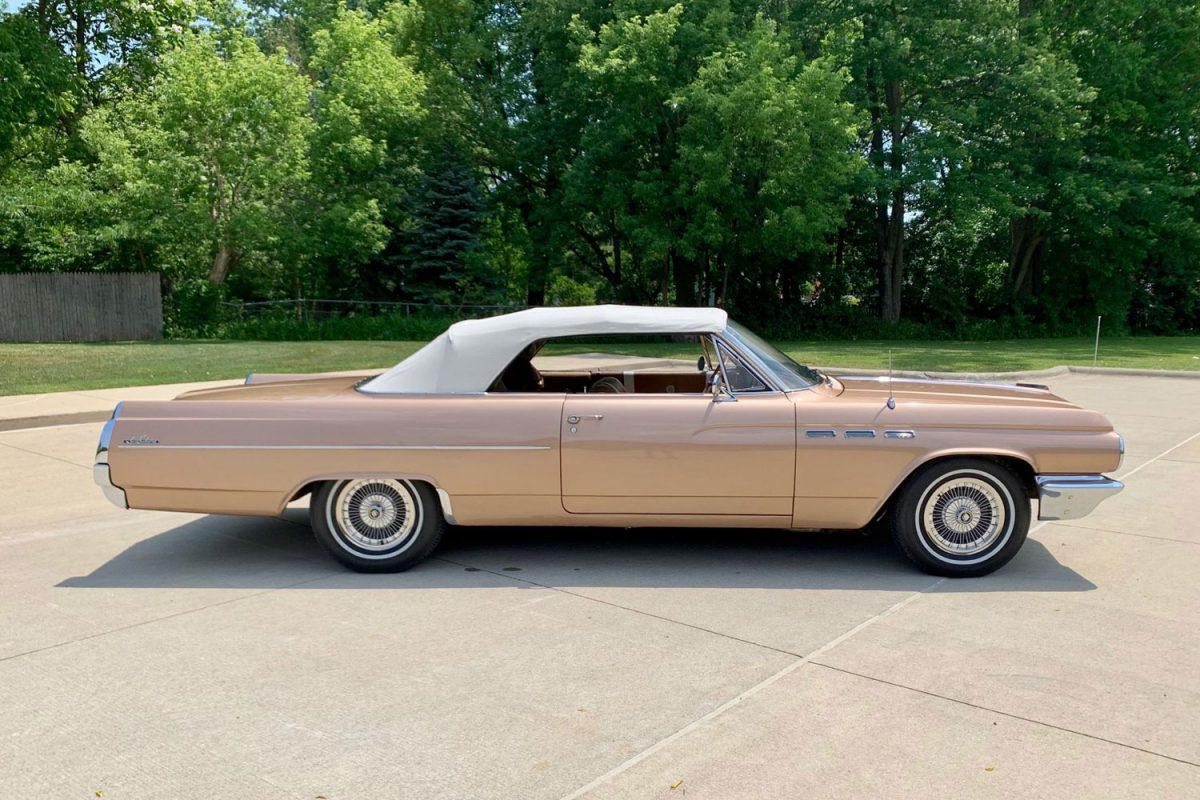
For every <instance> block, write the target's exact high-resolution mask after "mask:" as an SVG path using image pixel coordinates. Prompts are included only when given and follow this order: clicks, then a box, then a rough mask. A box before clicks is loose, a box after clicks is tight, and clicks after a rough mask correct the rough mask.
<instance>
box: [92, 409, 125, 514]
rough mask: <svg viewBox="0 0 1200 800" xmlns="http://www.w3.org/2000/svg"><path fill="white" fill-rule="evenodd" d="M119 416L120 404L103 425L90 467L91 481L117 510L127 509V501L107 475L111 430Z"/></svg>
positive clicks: (123, 491) (123, 492) (122, 490)
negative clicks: (94, 457) (94, 461)
mask: <svg viewBox="0 0 1200 800" xmlns="http://www.w3.org/2000/svg"><path fill="white" fill-rule="evenodd" d="M120 415H121V404H120V403H118V404H117V407H116V408H115V409H114V410H113V415H112V419H110V420H109V421H108V422H106V423H104V429H103V430H101V431H100V444H99V445H97V447H96V463H95V464H93V465H92V480H94V481H95V482H96V485H97V486H99V487H100V489H101V490H103V492H104V496H105V497H107V498H108V500H109V502H111V503H112V504H113V505H114V506H116V507H117V508H129V501H128V500H127V499H126V498H125V490H124V489H122V488H121V487H120V486H115V485H113V482H112V479H111V478H110V477H109V473H108V448H109V444H110V443H111V442H112V434H113V428H114V427H116V425H117V417H119V416H120Z"/></svg>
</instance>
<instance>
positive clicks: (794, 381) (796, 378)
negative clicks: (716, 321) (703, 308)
mask: <svg viewBox="0 0 1200 800" xmlns="http://www.w3.org/2000/svg"><path fill="white" fill-rule="evenodd" d="M725 331H726V333H727V335H728V336H729V338H730V339H732V340H733V341H734V342H735V343H737V344H738V345H740V346H741V347H742V348H744V349H746V350H749V351H750V352H751V353H753V354H754V355H756V356H758V360H759V361H761V362H762V363H763V364H764V365H765V366H766V367H767V369H769V370H771V374H772V375H774V376H775V380H776V381H778V383H779V385H780V386H782V387H783V388H784V390H785V391H792V390H793V389H804V388H807V387H809V386H812V385H814V384H818V383H822V382H824V380H825V376H824V375H822V374H821V373H820V372H818V371H817V370H815V369H813V368H812V367H806V366H804V365H803V364H797V363H796V362H795V361H793V360H792V358H791V357H790V356H788V355H787V354H786V353H782V352H780V350H779V349H778V348H776V347H775V345H773V344H771V343H770V342H767V341H765V340H763V339H762V338H761V337H760V336H759V335H758V334H756V333H753V332H751V331H748V330H746V329H745V328H743V327H742V326H741V325H739V324H737V323H736V322H734V321H733V320H729V323H728V325H727V327H726V328H725Z"/></svg>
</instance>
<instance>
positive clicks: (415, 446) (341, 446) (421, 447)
mask: <svg viewBox="0 0 1200 800" xmlns="http://www.w3.org/2000/svg"><path fill="white" fill-rule="evenodd" d="M121 447H127V448H137V449H139V450H549V449H550V447H549V446H548V445H524V444H496V445H476V444H430V445H424V444H123V445H121Z"/></svg>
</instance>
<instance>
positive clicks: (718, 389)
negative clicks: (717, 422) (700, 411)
mask: <svg viewBox="0 0 1200 800" xmlns="http://www.w3.org/2000/svg"><path fill="white" fill-rule="evenodd" d="M708 390H709V392H710V393H711V394H712V400H713V402H714V403H729V402H736V401H737V398H736V397H734V396H733V394H732V393H731V392H730V391H729V389H728V388H727V387H726V386H725V381H724V380H723V379H722V377H721V370H719V369H715V370H713V374H712V375H711V376H710V377H709V379H708Z"/></svg>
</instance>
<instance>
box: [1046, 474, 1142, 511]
mask: <svg viewBox="0 0 1200 800" xmlns="http://www.w3.org/2000/svg"><path fill="white" fill-rule="evenodd" d="M1037 487H1038V519H1044V520H1056V519H1079V518H1080V517H1086V516H1087V515H1088V514H1090V513H1092V510H1093V509H1095V508H1096V506H1098V505H1100V503H1101V502H1102V501H1104V500H1107V499H1108V498H1110V497H1112V496H1113V495H1114V494H1116V493H1117V492H1119V491H1121V490H1122V489H1124V488H1125V484H1123V483H1121V482H1120V481H1118V480H1113V479H1112V478H1108V477H1105V476H1104V475H1038V476H1037Z"/></svg>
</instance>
